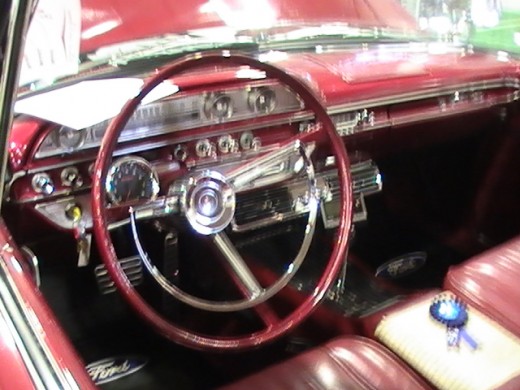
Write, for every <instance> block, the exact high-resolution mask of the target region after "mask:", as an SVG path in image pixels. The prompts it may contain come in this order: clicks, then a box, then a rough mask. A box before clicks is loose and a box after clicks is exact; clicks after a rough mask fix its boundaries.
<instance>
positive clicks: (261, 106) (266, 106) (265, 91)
mask: <svg viewBox="0 0 520 390" xmlns="http://www.w3.org/2000/svg"><path fill="white" fill-rule="evenodd" d="M247 104H248V105H249V109H250V110H251V111H253V112H258V113H261V114H269V113H270V112H272V111H273V110H274V109H275V107H276V93H275V92H274V91H273V90H272V89H270V88H265V87H264V88H257V89H253V90H252V91H251V92H250V93H249V96H248V100H247Z"/></svg>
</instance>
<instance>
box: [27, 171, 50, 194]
mask: <svg viewBox="0 0 520 390" xmlns="http://www.w3.org/2000/svg"><path fill="white" fill-rule="evenodd" d="M32 188H33V190H34V191H36V192H38V193H41V194H44V195H50V194H52V193H53V192H54V183H53V182H52V179H51V178H50V177H49V175H48V174H46V173H37V174H36V175H34V176H33V178H32Z"/></svg>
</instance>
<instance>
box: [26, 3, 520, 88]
mask: <svg viewBox="0 0 520 390" xmlns="http://www.w3.org/2000/svg"><path fill="white" fill-rule="evenodd" d="M519 15H520V5H518V4H517V2H516V0H327V1H325V2H321V3H319V4H317V3H315V2H310V1H308V0H254V1H253V0H187V1H178V0H136V1H132V2H128V1H124V0H39V2H38V4H37V7H36V9H35V12H34V15H33V18H32V23H31V25H30V28H29V34H28V38H27V42H26V47H25V55H24V61H23V65H22V75H21V80H20V85H21V86H22V89H21V92H22V94H24V93H27V92H28V91H29V92H30V91H39V90H41V89H44V88H48V87H49V86H53V85H57V82H60V81H63V80H64V79H66V78H67V77H68V79H70V78H71V76H75V75H78V74H79V75H81V76H82V77H83V76H84V75H86V74H89V75H92V74H93V73H95V74H96V75H100V74H101V75H106V74H108V75H112V74H114V73H116V72H121V71H122V69H123V68H124V67H125V66H126V65H128V64H130V63H134V62H136V61H139V60H148V59H150V58H161V57H162V58H164V59H165V60H168V59H170V58H171V57H172V56H175V55H179V54H183V53H186V52H194V51H199V50H209V49H220V48H229V49H237V50H241V51H244V52H249V53H251V54H253V55H258V54H259V53H261V52H267V51H273V50H283V51H288V50H315V49H316V48H317V47H321V46H322V45H339V44H350V43H361V42H362V43H370V42H373V41H377V42H382V41H385V40H386V41H390V42H399V41H406V42H409V41H413V40H418V39H424V38H425V37H428V39H430V40H431V39H433V40H437V41H442V42H444V43H455V44H467V43H470V44H472V45H474V46H475V47H483V48H487V49H493V50H495V49H497V50H505V51H508V52H512V53H517V52H520V49H519V47H520V46H519V45H520V31H519V29H518V28H517V26H519V25H520V23H519V20H520V16H519ZM157 65H160V63H158V64H157ZM93 69H96V72H93ZM82 77H80V78H72V80H73V81H78V80H81V79H82Z"/></svg>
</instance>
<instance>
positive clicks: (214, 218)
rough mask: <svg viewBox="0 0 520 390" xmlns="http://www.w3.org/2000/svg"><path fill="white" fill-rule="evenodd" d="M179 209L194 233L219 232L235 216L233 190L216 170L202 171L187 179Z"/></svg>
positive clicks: (207, 233) (208, 233)
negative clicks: (186, 186) (180, 208)
mask: <svg viewBox="0 0 520 390" xmlns="http://www.w3.org/2000/svg"><path fill="white" fill-rule="evenodd" d="M182 209H183V211H184V214H185V215H186V218H187V219H188V222H189V223H190V225H191V227H192V228H193V229H194V230H195V231H196V232H198V233H200V234H203V235H210V234H215V233H219V232H221V231H222V230H224V229H225V228H226V227H227V226H228V225H229V224H230V223H231V220H232V219H233V217H234V215H235V191H234V190H233V188H232V187H231V185H229V183H228V182H227V181H226V178H225V177H224V176H223V175H222V174H220V173H219V172H216V171H205V172H202V173H200V174H198V175H197V176H194V177H191V178H190V179H189V181H188V188H187V190H186V192H185V194H184V196H183V198H182Z"/></svg>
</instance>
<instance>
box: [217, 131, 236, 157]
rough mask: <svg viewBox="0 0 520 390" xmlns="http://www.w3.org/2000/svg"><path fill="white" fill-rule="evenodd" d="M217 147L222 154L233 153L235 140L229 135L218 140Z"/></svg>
mask: <svg viewBox="0 0 520 390" xmlns="http://www.w3.org/2000/svg"><path fill="white" fill-rule="evenodd" d="M217 145H218V150H219V152H220V153H229V152H231V151H233V147H234V146H235V140H234V139H233V137H231V136H230V135H229V134H228V135H223V136H221V137H220V138H219V139H218V142H217Z"/></svg>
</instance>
